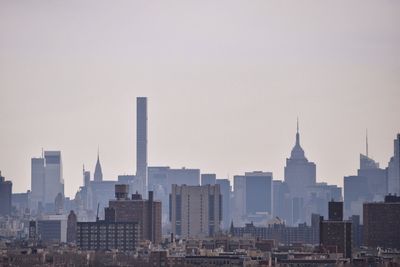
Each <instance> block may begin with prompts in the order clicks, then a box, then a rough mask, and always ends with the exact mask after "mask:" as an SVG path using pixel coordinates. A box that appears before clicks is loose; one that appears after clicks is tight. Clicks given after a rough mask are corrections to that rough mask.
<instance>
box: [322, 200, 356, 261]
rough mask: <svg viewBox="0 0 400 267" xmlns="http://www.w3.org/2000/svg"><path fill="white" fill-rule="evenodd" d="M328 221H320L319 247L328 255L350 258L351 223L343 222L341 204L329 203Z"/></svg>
mask: <svg viewBox="0 0 400 267" xmlns="http://www.w3.org/2000/svg"><path fill="white" fill-rule="evenodd" d="M329 215H330V216H329V220H327V221H325V220H323V217H321V221H320V236H319V240H320V245H321V247H322V248H323V249H324V250H326V251H328V252H329V253H343V257H344V258H351V257H352V254H351V253H352V242H351V241H352V233H351V228H352V225H351V221H343V220H342V218H343V202H329Z"/></svg>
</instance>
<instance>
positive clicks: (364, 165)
mask: <svg viewBox="0 0 400 267" xmlns="http://www.w3.org/2000/svg"><path fill="white" fill-rule="evenodd" d="M343 184H344V204H345V216H351V215H359V216H361V218H362V205H363V203H364V202H371V201H382V200H383V199H384V197H385V195H386V194H387V171H386V170H385V169H381V168H379V163H377V162H375V161H374V160H373V159H371V158H369V157H368V155H363V154H360V168H359V169H358V171H357V176H345V177H344V182H343Z"/></svg>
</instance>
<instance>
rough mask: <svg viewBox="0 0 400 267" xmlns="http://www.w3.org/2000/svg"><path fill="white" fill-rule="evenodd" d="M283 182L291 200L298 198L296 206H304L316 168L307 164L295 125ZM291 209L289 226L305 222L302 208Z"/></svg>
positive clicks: (312, 183) (314, 179)
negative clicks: (300, 204) (287, 188)
mask: <svg viewBox="0 0 400 267" xmlns="http://www.w3.org/2000/svg"><path fill="white" fill-rule="evenodd" d="M284 173H285V182H286V183H287V185H288V187H289V191H290V195H291V197H292V198H298V199H297V200H296V204H298V203H302V204H303V205H304V204H305V199H306V197H307V195H308V188H309V187H311V186H314V185H315V182H316V166H315V163H313V162H309V161H308V159H307V158H306V157H305V155H304V150H303V148H302V147H301V146H300V133H299V126H298V124H297V132H296V143H295V146H294V147H293V149H292V152H291V154H290V158H288V159H286V166H285V171H284ZM296 207H298V206H294V207H293V214H292V218H291V219H292V220H291V222H290V223H291V224H296V223H297V222H304V221H305V214H304V213H303V207H300V209H295V208H296Z"/></svg>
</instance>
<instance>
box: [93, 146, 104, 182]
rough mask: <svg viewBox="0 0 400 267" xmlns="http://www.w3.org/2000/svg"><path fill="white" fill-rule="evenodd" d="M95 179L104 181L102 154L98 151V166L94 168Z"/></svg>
mask: <svg viewBox="0 0 400 267" xmlns="http://www.w3.org/2000/svg"><path fill="white" fill-rule="evenodd" d="M93 178H94V181H95V182H102V181H103V172H102V170H101V164H100V155H99V153H98V152H97V161H96V167H95V169H94V177H93Z"/></svg>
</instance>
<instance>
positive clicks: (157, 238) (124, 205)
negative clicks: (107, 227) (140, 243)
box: [105, 185, 162, 244]
mask: <svg viewBox="0 0 400 267" xmlns="http://www.w3.org/2000/svg"><path fill="white" fill-rule="evenodd" d="M115 198H116V199H115V200H110V201H109V204H108V207H107V208H106V209H105V221H107V222H138V223H139V225H140V237H141V238H142V239H144V240H150V241H152V242H153V243H156V244H158V243H160V242H161V238H162V232H161V202H160V201H157V200H154V198H153V192H152V191H150V192H149V198H148V199H142V196H141V195H140V194H134V195H132V198H129V187H128V186H127V185H115Z"/></svg>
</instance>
